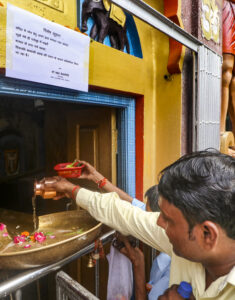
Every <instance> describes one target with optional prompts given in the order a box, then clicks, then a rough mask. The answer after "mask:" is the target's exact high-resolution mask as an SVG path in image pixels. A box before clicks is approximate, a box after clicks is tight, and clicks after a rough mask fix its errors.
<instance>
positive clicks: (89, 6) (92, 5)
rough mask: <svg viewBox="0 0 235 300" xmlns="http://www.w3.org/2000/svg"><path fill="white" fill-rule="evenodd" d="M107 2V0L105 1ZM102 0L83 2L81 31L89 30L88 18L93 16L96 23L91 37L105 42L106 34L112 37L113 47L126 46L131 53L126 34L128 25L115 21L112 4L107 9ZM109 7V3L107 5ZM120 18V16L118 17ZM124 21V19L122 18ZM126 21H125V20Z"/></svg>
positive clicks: (86, 0)
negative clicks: (108, 9) (111, 15)
mask: <svg viewBox="0 0 235 300" xmlns="http://www.w3.org/2000/svg"><path fill="white" fill-rule="evenodd" d="M104 3H105V4H107V1H105V2H104ZM104 3H103V1H102V0H84V2H83V4H82V28H81V31H82V32H85V31H87V30H88V27H87V20H88V18H89V17H92V18H93V20H94V24H93V26H92V28H91V32H90V37H91V38H92V39H94V40H97V41H98V42H100V43H103V42H104V39H105V37H106V36H109V38H110V44H111V47H113V48H116V49H118V50H121V51H123V50H124V47H125V46H126V50H127V53H130V49H129V43H128V39H127V35H126V25H125V24H124V26H121V25H119V24H118V22H117V20H116V21H114V17H115V14H114V13H113V17H112V18H111V17H110V14H111V13H112V11H113V9H112V5H111V6H110V7H111V9H110V11H107V10H106V8H105V6H104ZM106 7H107V5H106ZM116 19H118V17H116ZM120 22H122V20H120ZM124 23H125V22H124Z"/></svg>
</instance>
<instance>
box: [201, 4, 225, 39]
mask: <svg viewBox="0 0 235 300" xmlns="http://www.w3.org/2000/svg"><path fill="white" fill-rule="evenodd" d="M201 26H202V36H203V37H204V38H206V39H207V40H213V41H214V42H216V43H219V34H220V15H219V8H218V6H217V4H216V2H215V0H202V13H201Z"/></svg>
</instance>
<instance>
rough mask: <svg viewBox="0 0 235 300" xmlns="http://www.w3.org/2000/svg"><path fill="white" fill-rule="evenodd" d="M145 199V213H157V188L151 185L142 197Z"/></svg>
mask: <svg viewBox="0 0 235 300" xmlns="http://www.w3.org/2000/svg"><path fill="white" fill-rule="evenodd" d="M144 197H145V198H147V203H146V210H147V211H159V207H158V197H159V193H158V186H157V184H156V185H153V186H151V187H150V188H149V189H148V190H147V191H146V192H145V195H144Z"/></svg>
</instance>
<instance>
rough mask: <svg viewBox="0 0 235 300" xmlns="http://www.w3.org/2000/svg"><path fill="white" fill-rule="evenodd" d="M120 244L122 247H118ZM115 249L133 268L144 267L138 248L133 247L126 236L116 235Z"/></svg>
mask: <svg viewBox="0 0 235 300" xmlns="http://www.w3.org/2000/svg"><path fill="white" fill-rule="evenodd" d="M120 243H121V244H122V245H123V247H121V248H120V247H119V245H120ZM116 248H117V249H118V250H119V251H120V252H121V253H122V254H124V255H125V256H126V257H128V258H129V259H130V261H131V262H132V264H133V267H139V266H140V265H142V264H143V265H144V254H143V252H142V251H141V250H140V249H139V248H138V247H133V246H132V245H131V243H130V241H129V240H128V237H127V236H124V235H122V234H120V233H118V237H117V243H116Z"/></svg>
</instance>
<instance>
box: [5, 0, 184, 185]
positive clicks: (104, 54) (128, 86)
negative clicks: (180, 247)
mask: <svg viewBox="0 0 235 300" xmlns="http://www.w3.org/2000/svg"><path fill="white" fill-rule="evenodd" d="M0 1H1V2H2V3H3V4H4V6H5V4H6V0H0ZM46 1H47V2H48V3H50V2H51V3H52V1H51V0H40V1H35V0H15V1H14V0H9V2H11V3H17V4H19V5H18V6H19V7H22V8H27V9H29V10H30V11H33V12H35V13H37V14H39V15H41V16H44V17H45V18H48V19H50V20H52V19H53V20H54V21H57V22H58V23H61V24H63V25H68V26H70V27H71V28H74V27H76V20H75V19H76V18H75V12H76V5H75V3H76V1H75V0H66V1H65V0H64V1H63V3H64V17H63V13H62V12H61V11H58V10H55V9H53V8H51V7H49V6H48V5H45V4H43V3H42V2H46ZM61 1H62V0H61ZM146 2H147V3H148V4H149V5H151V6H152V7H154V8H155V9H157V10H158V11H160V12H162V13H163V0H161V1H156V0H148V1H146ZM69 7H70V8H71V9H69ZM39 8H40V9H39ZM3 10H4V8H0V26H1V28H2V23H1V22H2V21H1V20H3V19H4V18H2V15H1V12H2V14H3ZM69 11H70V12H71V17H69V16H70V13H69ZM42 12H43V13H42ZM135 21H136V25H137V30H138V32H139V36H140V41H141V46H142V51H143V59H140V58H137V57H134V56H132V55H128V54H126V53H123V52H121V51H118V50H115V49H113V48H110V47H108V46H105V45H102V44H99V43H97V42H91V47H90V67H89V84H90V85H92V86H96V87H99V88H104V89H110V90H113V91H121V92H124V93H134V94H138V95H144V190H146V189H147V188H148V187H149V186H151V185H152V184H155V183H156V181H157V174H158V172H159V171H160V170H161V169H162V168H163V167H165V166H166V165H168V164H169V163H171V162H173V161H174V160H176V159H177V158H178V157H179V156H180V149H181V145H180V140H181V75H174V76H173V80H172V81H166V80H165V79H164V75H165V74H167V59H168V51H169V49H168V47H169V45H168V37H167V36H165V35H163V34H162V33H160V32H159V31H157V30H155V29H153V28H151V27H150V26H149V25H147V24H145V23H144V22H142V21H140V20H138V19H135ZM0 35H1V31H0ZM1 48H2V47H1ZM2 57H3V56H2ZM2 57H1V52H0V64H1V62H2V61H3V60H2ZM0 67H1V65H0Z"/></svg>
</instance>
